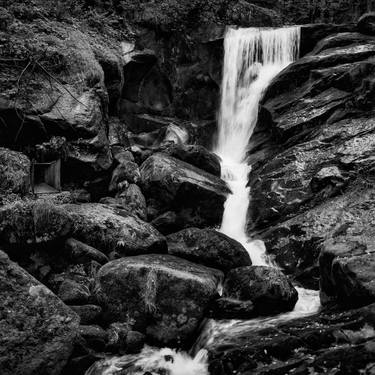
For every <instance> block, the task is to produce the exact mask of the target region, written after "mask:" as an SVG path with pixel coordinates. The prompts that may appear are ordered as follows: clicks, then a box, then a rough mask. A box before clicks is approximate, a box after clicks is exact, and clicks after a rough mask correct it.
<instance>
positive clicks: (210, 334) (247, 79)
mask: <svg viewBox="0 0 375 375" xmlns="http://www.w3.org/2000/svg"><path fill="white" fill-rule="evenodd" d="M299 44H300V28H299V27H286V28H279V29H259V28H247V29H232V28H228V29H227V32H226V36H225V41H224V45H225V57H224V68H223V82H222V97H221V106H220V113H219V136H218V142H217V147H216V149H215V152H216V154H217V155H219V156H220V157H221V160H222V178H223V179H224V180H225V181H226V182H227V183H228V185H229V187H230V188H231V190H232V194H231V195H230V196H229V197H228V199H227V202H226V204H225V210H224V215H223V220H222V225H221V228H220V231H221V232H223V233H225V234H226V235H228V236H230V237H232V238H234V239H236V240H237V241H239V242H240V243H242V245H243V246H244V247H245V248H246V250H247V251H248V253H249V255H250V257H251V260H252V263H253V265H265V266H272V267H274V266H276V265H274V264H272V262H271V261H270V259H269V258H268V257H267V255H266V249H265V246H264V244H263V242H262V241H259V240H251V239H250V238H248V236H247V234H246V216H247V210H248V207H249V204H250V191H249V188H248V187H247V186H246V185H247V180H248V174H249V171H250V166H249V165H248V164H247V163H246V153H247V151H248V144H249V140H250V137H251V135H252V133H253V130H254V127H255V125H256V122H257V117H258V109H259V102H260V100H261V98H262V95H263V93H264V91H265V89H266V88H267V87H268V85H269V84H270V82H271V81H272V79H273V78H274V77H275V76H276V75H277V74H278V73H279V72H280V71H281V70H283V69H284V68H285V67H286V66H288V65H289V64H290V63H292V62H293V61H295V60H296V59H297V58H298V54H299ZM297 290H298V294H299V300H298V302H297V304H296V306H295V308H294V310H293V311H291V312H288V313H285V314H279V315H277V316H272V317H262V318H258V319H251V320H241V321H240V320H228V321H215V320H210V321H208V322H207V323H206V325H205V327H204V329H203V331H202V333H201V336H200V337H199V339H198V340H197V342H196V344H195V345H194V348H193V349H192V350H191V354H192V356H188V355H187V354H186V353H181V352H180V353H177V352H175V351H174V350H171V349H161V350H160V349H153V348H145V349H144V351H143V352H142V353H141V354H140V355H137V356H132V355H127V356H123V357H116V358H110V359H107V360H105V361H102V362H100V363H97V364H96V365H94V366H93V367H92V368H90V369H89V370H88V371H87V373H86V374H87V375H99V374H100V375H112V374H119V371H121V369H122V370H123V371H124V370H125V369H129V371H127V370H125V372H121V373H126V374H134V375H138V374H140V375H143V374H144V373H145V372H149V373H151V374H153V373H157V372H154V370H156V369H165V370H166V373H167V374H168V375H208V369H207V367H208V366H207V358H206V353H207V352H206V350H205V349H209V348H210V346H211V345H215V344H217V343H219V344H220V343H222V342H225V340H226V338H231V337H236V334H237V333H240V332H243V331H249V330H251V329H257V328H259V327H266V326H271V325H275V324H278V323H280V322H283V321H286V320H290V319H294V318H299V317H302V316H307V315H311V314H313V313H315V312H317V311H318V309H319V306H320V303H319V296H318V292H316V291H311V290H306V289H303V288H297ZM171 357H173V359H174V360H173V361H169V359H170V358H171Z"/></svg>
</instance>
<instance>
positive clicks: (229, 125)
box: [194, 27, 320, 350]
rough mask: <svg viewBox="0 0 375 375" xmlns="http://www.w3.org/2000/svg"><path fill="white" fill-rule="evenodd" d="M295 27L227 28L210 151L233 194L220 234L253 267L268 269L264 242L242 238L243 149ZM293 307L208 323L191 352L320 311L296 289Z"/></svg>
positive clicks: (293, 48) (312, 294) (286, 57)
mask: <svg viewBox="0 0 375 375" xmlns="http://www.w3.org/2000/svg"><path fill="white" fill-rule="evenodd" d="M299 45H300V28H299V27H286V28H279V29H257V28H248V29H228V30H227V33H226V37H225V44H224V46H225V58H224V69H223V82H222V96H221V107H220V114H219V136H218V142H217V146H216V149H215V152H216V154H217V155H219V156H220V157H221V160H222V163H221V164H222V165H221V166H222V178H223V179H224V180H225V181H226V182H227V183H228V185H229V187H230V189H231V190H232V194H231V195H230V196H229V197H228V199H227V201H226V203H225V208H224V214H223V220H222V224H221V228H220V231H221V232H222V233H224V234H226V235H228V236H229V237H232V238H234V239H235V240H237V241H239V242H240V243H241V244H242V245H243V246H244V247H245V248H246V250H247V251H248V253H249V255H250V258H251V261H252V264H253V265H262V266H271V267H275V266H277V265H275V264H273V263H272V261H271V260H270V259H269V258H268V257H267V255H266V248H265V246H264V243H263V242H262V241H259V240H251V239H249V238H248V236H247V233H246V217H247V210H248V207H249V204H251V202H250V189H249V188H248V187H247V181H248V174H249V172H250V166H249V165H248V164H247V163H246V154H247V151H248V144H249V141H250V138H251V136H252V133H253V131H254V128H255V125H256V123H257V120H258V110H259V103H260V101H261V99H262V96H263V94H264V92H265V90H266V88H267V87H268V86H269V84H270V83H271V81H272V79H273V78H274V77H275V76H276V75H277V74H278V73H280V72H281V71H282V70H283V69H284V68H285V67H287V66H288V65H289V64H291V63H292V62H293V61H295V60H296V59H297V58H298V56H299ZM296 289H297V291H298V296H299V299H298V302H297V304H296V306H295V308H294V310H293V311H291V312H288V313H284V314H279V315H277V316H272V317H261V318H257V319H251V320H244V321H239V320H230V321H215V320H210V321H209V322H208V323H207V324H206V326H205V329H204V330H203V332H202V333H201V336H200V338H199V339H198V341H197V342H196V344H195V348H194V349H196V350H198V349H200V348H202V347H203V348H209V347H210V345H211V344H214V343H215V342H221V340H222V339H224V340H225V337H230V336H232V337H233V336H235V335H236V333H239V332H244V331H251V330H252V329H257V328H259V327H267V326H272V325H276V324H278V323H281V322H284V321H288V320H291V319H295V318H300V317H302V316H308V315H311V314H313V313H315V312H317V311H318V310H319V307H320V300H319V292H317V291H314V290H306V289H304V288H296Z"/></svg>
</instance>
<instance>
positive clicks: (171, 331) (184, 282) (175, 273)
mask: <svg viewBox="0 0 375 375" xmlns="http://www.w3.org/2000/svg"><path fill="white" fill-rule="evenodd" d="M221 277H222V274H221V272H220V271H216V270H213V269H209V268H206V267H203V266H199V265H196V264H194V263H190V262H188V261H186V260H184V259H179V258H177V257H174V256H171V255H141V256H137V257H127V258H122V259H118V260H115V261H112V262H110V263H107V264H106V265H105V266H103V267H102V268H101V269H100V271H99V273H98V276H97V280H96V295H97V298H98V300H99V301H101V304H102V306H103V309H104V315H103V316H104V318H105V319H106V321H108V322H113V321H118V322H128V323H132V324H133V329H135V330H138V331H141V332H143V333H145V334H146V336H147V337H148V339H150V340H152V341H154V342H158V343H161V344H163V345H167V344H171V343H177V342H178V343H180V344H181V345H186V344H187V342H188V341H189V340H190V338H191V334H192V333H193V332H194V331H195V330H196V328H197V327H198V325H199V323H200V321H201V319H202V318H203V313H204V310H205V309H206V307H207V306H208V304H209V302H210V300H211V299H212V298H213V297H214V296H215V295H216V290H217V286H218V283H219V281H220V278H221Z"/></svg>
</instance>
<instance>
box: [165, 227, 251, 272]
mask: <svg viewBox="0 0 375 375" xmlns="http://www.w3.org/2000/svg"><path fill="white" fill-rule="evenodd" d="M167 243H168V253H169V254H171V255H175V256H178V257H180V258H185V259H187V260H190V261H192V262H194V263H198V264H203V265H205V266H207V267H214V268H217V269H219V270H222V271H224V272H228V271H230V270H231V269H233V268H237V267H244V266H250V265H251V259H250V256H249V254H248V253H247V251H246V249H245V248H244V247H243V246H242V245H241V244H240V243H239V242H237V241H236V240H233V239H232V238H230V237H228V236H226V235H225V234H223V233H220V232H217V231H215V230H212V229H198V228H187V229H184V230H182V231H180V232H177V233H173V234H171V235H169V236H168V237H167Z"/></svg>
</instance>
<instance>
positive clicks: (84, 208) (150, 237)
mask: <svg viewBox="0 0 375 375" xmlns="http://www.w3.org/2000/svg"><path fill="white" fill-rule="evenodd" d="M69 236H72V237H74V238H76V239H77V240H79V241H82V242H83V243H85V244H88V245H90V246H93V247H94V248H97V249H98V250H99V251H102V252H104V253H107V254H108V253H110V252H114V253H115V254H121V255H138V254H144V253H152V252H156V253H158V252H165V251H166V241H165V238H164V237H163V236H162V235H161V234H160V233H159V232H158V231H157V230H156V229H155V228H154V227H153V226H152V225H150V224H148V223H146V222H144V221H142V220H141V219H139V218H138V217H136V216H134V215H132V214H131V213H130V212H129V211H126V210H121V209H117V208H114V207H110V206H107V205H103V204H95V203H85V204H80V205H78V204H62V205H55V204H53V203H51V202H48V201H40V200H39V201H26V202H15V203H12V204H9V205H6V206H2V207H0V239H1V241H2V242H3V243H5V244H7V245H14V246H17V247H20V246H24V245H30V244H35V243H52V242H53V241H60V242H62V243H63V242H64V241H65V239H66V238H68V237H69Z"/></svg>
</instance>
